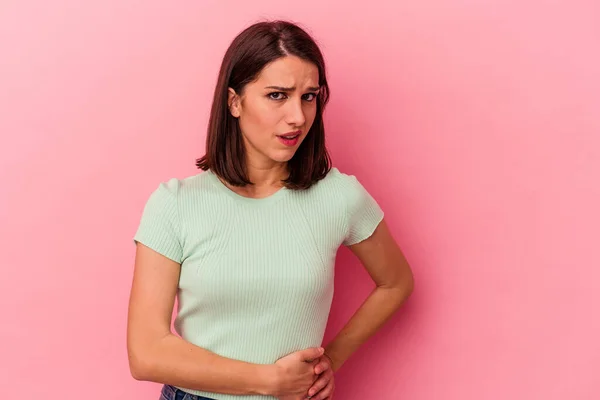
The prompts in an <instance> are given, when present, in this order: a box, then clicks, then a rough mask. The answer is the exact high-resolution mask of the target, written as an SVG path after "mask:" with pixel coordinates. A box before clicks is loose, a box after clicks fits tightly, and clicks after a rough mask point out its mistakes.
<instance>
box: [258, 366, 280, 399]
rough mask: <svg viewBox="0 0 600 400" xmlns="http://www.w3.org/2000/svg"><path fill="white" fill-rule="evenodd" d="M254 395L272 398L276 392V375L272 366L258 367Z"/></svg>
mask: <svg viewBox="0 0 600 400" xmlns="http://www.w3.org/2000/svg"><path fill="white" fill-rule="evenodd" d="M256 377H257V378H258V379H257V385H258V386H257V387H256V393H257V394H260V395H262V396H273V395H275V393H276V392H277V373H276V370H275V365H274V364H267V365H263V364H261V365H258V366H257V371H256Z"/></svg>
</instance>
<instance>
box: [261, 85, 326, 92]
mask: <svg viewBox="0 0 600 400" xmlns="http://www.w3.org/2000/svg"><path fill="white" fill-rule="evenodd" d="M265 89H275V90H280V91H282V92H293V91H294V90H296V87H295V86H292V87H283V86H267V87H265ZM319 89H320V87H318V86H311V87H309V88H307V90H310V91H312V92H316V91H317V90H319Z"/></svg>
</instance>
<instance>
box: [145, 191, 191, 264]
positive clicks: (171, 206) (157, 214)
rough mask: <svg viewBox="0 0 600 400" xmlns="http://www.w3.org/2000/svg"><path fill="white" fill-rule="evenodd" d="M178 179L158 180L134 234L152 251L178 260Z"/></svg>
mask: <svg viewBox="0 0 600 400" xmlns="http://www.w3.org/2000/svg"><path fill="white" fill-rule="evenodd" d="M178 188H179V181H178V180H177V179H171V180H170V181H168V182H163V183H161V184H160V185H159V186H158V188H157V189H156V190H155V191H154V192H152V194H151V195H150V197H149V198H148V200H147V202H146V205H145V206H144V210H143V212H142V216H141V220H140V224H139V226H138V229H137V232H136V234H135V236H134V243H135V242H139V243H142V244H144V245H146V246H148V247H150V248H151V249H152V250H154V251H156V252H158V253H160V254H162V255H163V256H165V257H167V258H170V259H171V260H173V261H175V262H177V263H181V259H182V254H183V250H182V245H181V225H180V220H179V212H178V206H177V192H178Z"/></svg>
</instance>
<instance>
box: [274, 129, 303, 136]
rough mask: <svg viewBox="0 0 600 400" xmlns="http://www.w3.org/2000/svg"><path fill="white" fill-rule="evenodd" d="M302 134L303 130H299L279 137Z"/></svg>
mask: <svg viewBox="0 0 600 400" xmlns="http://www.w3.org/2000/svg"><path fill="white" fill-rule="evenodd" d="M300 134H302V131H301V130H297V131H291V132H287V133H282V134H281V135H277V136H279V137H281V136H293V135H300Z"/></svg>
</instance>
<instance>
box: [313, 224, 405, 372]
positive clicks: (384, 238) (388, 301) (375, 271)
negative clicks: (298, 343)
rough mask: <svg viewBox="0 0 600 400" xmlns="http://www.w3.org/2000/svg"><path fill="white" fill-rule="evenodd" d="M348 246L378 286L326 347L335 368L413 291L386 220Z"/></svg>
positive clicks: (387, 318)
mask: <svg viewBox="0 0 600 400" xmlns="http://www.w3.org/2000/svg"><path fill="white" fill-rule="evenodd" d="M349 249H350V250H351V251H352V252H353V253H354V254H355V255H356V256H357V257H358V258H359V260H360V261H361V263H362V264H363V265H364V267H365V268H366V270H367V271H368V273H369V275H370V276H371V278H372V279H373V281H374V282H375V284H376V288H375V289H374V290H373V292H372V293H371V294H370V295H369V297H368V298H367V299H366V300H365V302H364V303H363V304H362V305H361V306H360V308H359V309H358V310H357V311H356V313H355V314H354V315H353V316H352V318H351V319H350V320H349V321H348V323H347V324H346V325H345V326H344V328H343V329H342V330H341V331H340V332H339V333H338V335H337V336H336V337H335V338H334V339H333V340H332V341H331V342H330V343H329V344H328V345H327V346H326V347H325V354H326V355H327V356H329V358H330V359H331V361H332V363H333V370H334V371H337V370H338V369H339V368H340V367H341V366H342V365H343V364H344V362H345V361H346V360H347V359H348V358H349V357H350V356H351V355H352V353H354V352H355V351H356V350H357V349H358V348H359V347H360V346H361V345H362V344H363V343H364V342H366V341H367V339H369V338H370V337H371V336H372V335H373V334H375V332H377V330H379V328H381V326H383V324H384V323H385V322H387V321H388V320H389V319H390V317H391V316H392V315H393V314H394V313H395V312H396V311H397V310H398V308H400V306H401V305H402V304H403V303H404V301H405V300H406V299H407V298H408V296H410V294H411V293H412V290H413V275H412V271H411V269H410V267H409V265H408V263H407V261H406V259H405V258H404V255H403V254H402V252H401V250H400V248H399V247H398V245H397V244H396V242H395V241H394V238H393V237H392V235H391V233H390V231H389V229H388V227H387V225H386V222H385V221H382V222H381V223H380V224H379V226H378V227H377V228H376V229H375V232H374V233H373V235H371V236H370V237H369V238H368V239H366V240H363V241H362V242H360V243H357V244H354V245H352V246H349Z"/></svg>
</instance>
